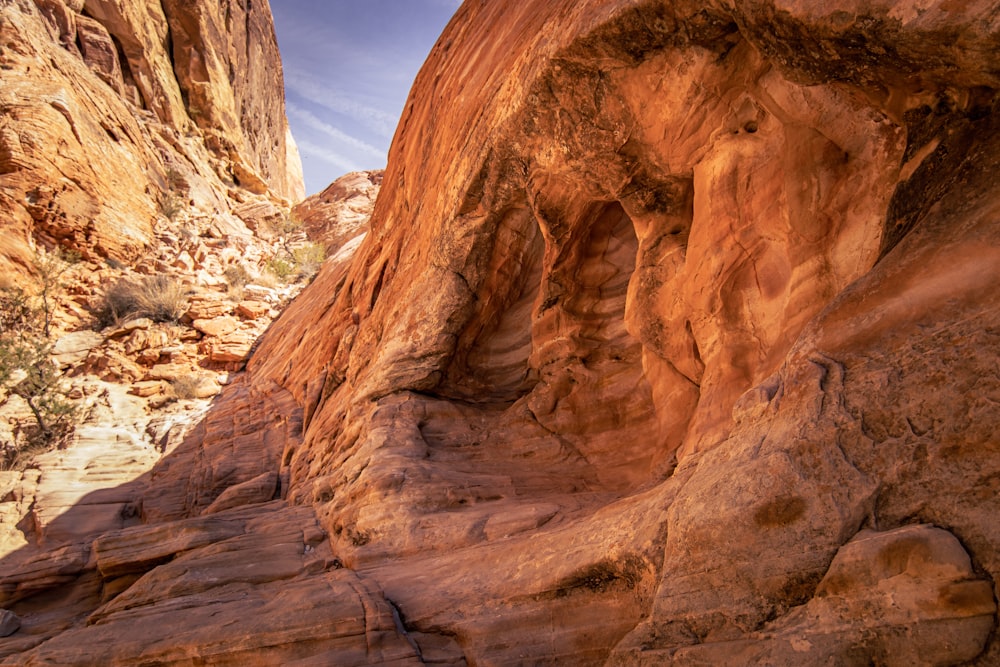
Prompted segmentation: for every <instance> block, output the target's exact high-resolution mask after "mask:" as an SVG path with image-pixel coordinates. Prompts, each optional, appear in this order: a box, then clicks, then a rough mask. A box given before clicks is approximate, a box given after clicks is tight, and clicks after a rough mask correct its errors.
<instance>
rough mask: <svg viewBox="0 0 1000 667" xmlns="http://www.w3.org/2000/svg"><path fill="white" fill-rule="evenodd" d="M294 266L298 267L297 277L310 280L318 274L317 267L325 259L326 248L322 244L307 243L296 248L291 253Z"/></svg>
mask: <svg viewBox="0 0 1000 667" xmlns="http://www.w3.org/2000/svg"><path fill="white" fill-rule="evenodd" d="M292 257H293V258H294V260H295V264H296V265H297V266H298V274H299V277H300V278H302V279H304V280H310V279H311V278H312V277H313V276H315V275H316V274H317V273H318V272H319V267H320V266H322V265H323V260H324V259H326V248H325V247H323V244H322V243H307V244H306V245H304V246H301V247H299V248H296V249H295V251H294V252H293V253H292Z"/></svg>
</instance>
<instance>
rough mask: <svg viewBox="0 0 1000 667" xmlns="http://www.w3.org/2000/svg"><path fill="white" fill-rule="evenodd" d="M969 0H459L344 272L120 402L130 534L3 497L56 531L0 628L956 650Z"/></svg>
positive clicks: (264, 658) (533, 657)
mask: <svg viewBox="0 0 1000 667" xmlns="http://www.w3.org/2000/svg"><path fill="white" fill-rule="evenodd" d="M164 4H165V6H169V5H171V4H172V2H165V3H164ZM255 6H256V4H255ZM168 9H169V7H168ZM995 9H996V8H995V3H990V2H979V1H978V0H973V1H972V2H970V3H965V4H963V5H962V6H961V7H958V6H951V5H949V6H948V7H945V6H944V5H942V6H931V5H928V6H923V7H920V8H919V11H918V10H917V9H914V8H913V7H912V6H910V5H908V4H906V3H892V2H889V3H879V2H877V1H876V2H872V3H867V4H865V3H862V4H857V3H855V4H852V5H850V6H847V5H843V6H836V5H828V4H824V5H822V6H821V5H820V4H816V3H813V4H809V3H787V2H778V3H774V2H769V1H767V0H760V1H759V0H751V1H749V2H740V3H724V2H716V1H715V0H709V1H708V2H699V3H694V2H683V1H681V2H672V3H667V2H660V1H653V0H641V1H638V2H632V1H629V2H625V1H619V0H594V1H593V2H580V1H578V0H576V1H571V0H538V1H531V2H527V1H526V2H523V3H481V2H480V3H476V2H468V3H465V4H463V6H462V7H461V8H460V9H459V11H458V13H457V14H456V17H455V19H454V21H453V22H452V23H451V24H450V27H449V28H448V29H447V31H446V34H445V35H443V36H442V39H441V41H440V42H439V44H438V46H437V47H435V49H434V50H433V51H432V53H431V55H430V58H429V60H428V62H427V64H426V66H425V68H424V69H423V70H422V71H421V73H420V75H419V76H418V78H417V80H416V82H415V86H414V93H413V95H412V96H411V98H410V100H409V102H408V104H407V109H406V116H405V119H404V121H403V122H402V123H401V125H400V127H399V129H398V131H397V133H396V136H395V140H394V142H393V148H392V153H391V155H390V159H389V164H388V168H387V171H386V177H385V181H384V186H383V189H382V191H381V192H380V194H379V202H378V206H377V207H376V210H375V212H374V218H373V220H372V224H371V228H370V231H369V232H368V233H367V235H366V236H365V237H364V240H363V241H360V244H359V245H358V246H357V247H356V249H355V250H354V255H353V259H350V254H351V253H349V252H348V253H346V254H344V255H343V256H342V257H341V258H340V260H341V261H337V262H328V263H327V264H326V265H325V266H324V268H323V270H322V271H321V272H320V273H319V275H318V276H317V278H316V280H315V282H313V283H312V284H311V285H310V286H309V287H308V288H307V289H306V290H305V291H303V292H302V294H301V295H299V297H298V298H297V299H296V300H295V301H294V302H293V303H292V305H291V306H290V307H289V308H288V309H287V310H286V311H285V312H284V313H283V315H282V317H281V318H279V320H277V321H276V322H275V323H274V324H273V325H272V327H271V328H270V330H269V332H268V334H267V335H266V336H265V338H264V340H263V341H262V342H261V344H260V345H259V346H258V347H257V348H256V352H255V354H254V356H253V358H252V359H251V360H250V362H249V364H248V369H247V373H246V374H245V375H241V376H240V379H238V380H237V381H236V382H234V383H233V384H231V385H228V386H227V388H226V391H225V392H223V393H222V395H220V396H219V397H218V398H217V399H216V400H215V401H214V402H213V406H212V408H211V409H210V411H209V412H208V413H207V414H206V415H205V418H204V419H203V420H202V421H201V422H200V423H198V425H197V426H195V427H194V428H192V429H191V430H190V432H189V433H188V434H187V435H186V436H185V437H184V439H183V441H182V442H180V443H177V442H176V438H173V439H172V438H171V436H170V433H171V432H172V429H170V428H167V427H166V425H165V424H164V425H163V426H162V428H161V427H157V429H156V433H157V437H158V442H162V443H164V444H163V446H164V447H168V446H169V447H170V448H171V451H170V454H169V455H168V456H166V457H165V458H164V459H163V460H162V461H161V462H160V463H159V464H158V465H157V466H156V467H155V468H154V469H153V470H152V471H151V472H150V473H149V475H148V476H146V477H144V478H143V479H141V480H139V481H138V482H137V483H136V485H135V486H133V487H130V490H132V491H135V493H136V498H135V503H134V504H133V505H128V506H127V507H134V508H136V509H137V510H139V511H141V520H142V525H136V526H131V527H123V528H108V525H109V521H110V519H109V514H108V513H107V512H106V510H107V509H108V506H110V504H111V503H107V504H106V505H107V506H105V507H102V508H101V511H100V512H94V511H92V509H91V508H90V507H89V506H88V505H87V504H86V503H82V502H79V500H77V501H75V502H76V503H77V504H74V505H72V506H70V507H69V509H68V510H67V512H66V519H64V522H65V526H59V525H56V529H55V530H54V532H48V531H52V530H53V529H52V528H51V526H53V525H54V522H51V521H50V522H48V523H46V522H45V521H44V519H47V518H48V516H47V515H46V514H45V511H46V510H45V509H44V508H42V509H41V510H40V516H41V517H42V519H43V523H44V524H45V525H46V529H45V531H43V534H45V535H60V532H59V531H60V530H61V531H63V532H62V533H61V534H62V535H63V536H64V537H66V538H67V539H72V540H76V542H74V544H77V545H79V546H80V549H79V550H78V551H77V552H73V553H70V552H60V551H55V552H54V554H53V555H54V558H55V561H49V560H42V559H36V558H35V557H36V556H38V555H39V554H41V553H42V551H41V550H40V549H38V548H35V549H27V550H25V551H24V553H23V555H21V556H19V557H18V558H17V559H12V560H9V561H5V562H4V563H3V565H4V566H7V565H11V567H10V568H7V567H5V568H4V572H5V578H4V579H3V581H2V583H0V590H4V591H7V592H8V593H10V594H12V595H13V596H14V597H17V598H23V597H24V596H28V595H32V594H36V593H41V592H45V591H49V592H51V597H44V598H43V597H37V598H35V600H32V601H30V602H31V604H37V605H38V608H44V609H45V612H46V613H50V614H54V613H56V612H55V610H54V609H53V607H54V606H55V604H54V603H50V600H56V599H60V600H61V599H63V598H61V597H60V596H62V595H63V594H76V595H78V596H79V597H77V598H76V600H78V601H77V602H76V603H75V605H74V606H73V608H72V614H68V616H67V617H65V618H63V619H61V620H60V623H56V622H55V621H46V622H44V623H40V624H39V625H40V626H44V627H39V629H38V631H37V632H38V635H37V636H38V637H39V642H37V645H36V646H32V647H23V645H21V644H17V645H16V647H15V645H14V644H10V645H7V646H8V648H4V644H2V643H0V650H3V651H4V652H5V655H7V656H10V657H8V658H7V660H8V662H12V663H13V664H46V663H48V664H115V663H118V664H130V663H136V662H150V663H171V662H173V663H185V662H190V661H191V659H192V656H197V658H198V659H199V660H203V661H208V662H220V663H222V662H226V661H230V662H233V661H240V660H243V661H245V660H247V659H251V660H254V661H258V662H262V663H268V664H271V663H273V664H294V661H296V660H299V661H302V662H307V661H311V662H315V663H317V664H365V663H382V664H386V663H392V662H393V661H398V662H400V663H403V664H405V663H406V662H409V661H415V660H417V659H420V658H422V659H423V660H424V661H425V662H434V661H436V662H439V663H443V664H449V663H450V664H463V662H465V663H470V664H472V663H475V664H573V665H577V664H580V665H600V664H613V665H643V664H649V665H652V664H664V663H672V664H720V665H747V664H751V665H752V664H757V665H764V664H767V665H771V664H775V665H799V664H888V665H892V664H914V663H916V664H920V663H921V662H925V663H932V664H963V663H969V662H973V661H975V662H978V663H980V664H983V665H986V664H997V663H998V662H1000V643H998V642H997V640H996V637H997V633H996V631H995V630H996V618H997V616H996V597H995V592H996V591H995V584H993V583H991V582H995V581H997V580H998V577H1000V556H998V554H1000V533H998V530H997V527H996V516H997V514H998V511H1000V495H998V494H997V492H996V491H997V483H996V480H997V479H1000V455H998V452H997V447H996V445H995V442H996V437H995V433H996V429H997V422H998V419H997V411H996V405H997V404H1000V379H998V376H997V373H996V367H997V352H996V351H997V349H1000V340H998V333H997V332H998V331H1000V293H998V291H997V290H996V289H995V286H996V284H998V281H1000V268H998V267H1000V254H998V252H997V250H996V248H997V247H998V246H1000V227H998V224H997V220H998V219H1000V217H998V212H1000V204H998V202H1000V185H998V183H997V179H996V176H995V174H996V173H997V172H998V170H1000V121H998V118H1000V111H998V102H997V98H996V96H995V91H996V90H1000V80H998V75H997V69H996V67H994V66H993V64H992V63H993V61H992V60H991V57H990V54H993V53H995V51H996V48H995V47H996V29H995V25H994V24H995V21H994V20H993V17H994V14H995ZM211 16H212V14H211V12H206V15H205V16H204V17H200V18H198V19H197V20H192V21H189V22H188V23H183V22H179V21H178V20H177V18H176V17H175V18H174V21H173V22H172V23H171V25H170V27H171V33H172V34H174V35H175V36H176V38H175V48H178V49H183V48H186V47H187V46H188V44H189V42H188V41H185V40H189V39H190V36H191V35H192V34H195V33H196V32H197V30H196V28H200V27H203V26H205V25H208V24H209V23H210V22H211V20H212V19H211ZM189 18H190V17H189ZM237 23H238V22H237ZM4 29H6V28H4ZM111 32H112V34H114V33H115V31H114V30H111ZM191 53H193V51H185V52H184V53H183V54H182V56H183V57H181V58H179V62H182V63H187V64H190V63H191V62H192V58H191V57H190V56H191ZM206 68H207V69H209V75H208V78H209V79H212V80H213V81H214V80H216V79H215V78H213V77H214V76H215V74H216V73H217V71H218V70H217V68H216V65H215V63H214V62H213V63H209V64H207V65H206ZM200 102H201V101H200V100H195V101H194V102H192V104H193V106H194V107H195V108H202V106H200ZM442 104H446V105H447V110H448V112H447V113H442V112H441V109H442ZM224 106H225V105H223V107H224ZM209 134H210V133H208V132H207V131H206V135H207V136H208V135H209ZM4 136H7V137H8V138H7V139H4V141H6V142H7V143H6V144H4V145H5V146H6V147H8V148H9V149H8V150H7V152H6V153H4V155H5V156H7V157H4V158H3V164H6V165H18V164H20V163H21V162H22V161H24V160H25V159H27V156H26V154H25V152H24V151H23V146H22V147H21V152H20V153H18V152H17V150H18V144H17V142H16V141H15V140H14V138H13V137H10V136H9V135H4ZM224 139H225V138H224V137H222V136H221V135H220V133H219V132H215V133H214V134H210V136H209V140H210V141H214V142H215V143H216V144H217V145H216V148H217V149H218V150H219V151H221V152H228V151H229V150H230V148H231V146H228V145H227V142H226V141H225V140H224ZM231 160H232V161H235V158H231ZM245 163H246V161H245V160H244V162H243V163H241V165H243V166H241V167H240V172H239V174H238V176H239V178H240V179H245V180H246V181H247V182H248V184H249V186H250V187H252V188H257V186H258V183H257V180H256V179H259V178H261V177H262V174H261V173H260V172H261V169H259V168H258V166H256V165H249V166H246V164H245ZM244 167H245V168H244ZM252 196H254V195H249V194H247V195H246V196H245V198H244V201H249V200H248V199H246V198H249V197H252ZM52 197H53V195H52V192H50V191H47V190H45V191H42V192H40V193H39V198H40V201H42V202H43V203H44V202H49V201H52ZM47 210H48V209H47V208H45V206H44V205H38V206H34V205H33V207H32V210H31V213H34V214H35V215H36V216H37V217H38V219H44V218H45V216H46V215H47V213H46V211H47ZM33 219H34V218H33ZM205 227H208V224H206V225H205ZM359 236H360V235H359ZM241 239H242V240H241ZM233 244H234V245H233V247H232V249H231V251H230V252H228V253H225V258H226V261H227V262H228V261H229V259H231V258H232V257H233V256H234V254H237V255H238V254H239V252H243V249H244V248H245V249H246V250H247V251H248V252H249V251H250V250H251V248H254V247H256V245H257V244H256V242H254V241H252V240H251V239H249V237H233ZM223 245H224V244H223V243H221V242H220V243H216V244H210V243H206V247H210V248H211V249H212V252H215V251H218V252H219V255H220V256H222V255H223V253H222V251H221V247H222V246H223ZM222 265H223V263H220V264H219V266H220V267H221V266H222ZM260 300H264V299H260ZM218 315H219V314H218V313H217V314H215V315H213V316H218ZM244 326H245V327H247V328H249V326H250V325H249V323H244ZM236 334H239V336H241V337H242V336H246V338H242V339H241V340H240V341H239V343H240V344H243V345H246V347H245V349H243V350H241V353H242V354H243V355H245V354H246V353H247V352H248V351H249V349H250V346H249V344H248V341H249V338H250V337H249V334H245V333H244V332H242V331H240V332H234V333H233V334H230V336H235V335H236ZM215 342H216V341H215V340H214V339H213V340H207V341H205V346H204V348H203V349H204V353H205V354H206V355H208V357H209V360H212V359H213V357H212V355H213V354H216V353H217V352H218V350H217V348H216V347H214V344H215ZM229 342H231V343H236V342H237V341H236V339H235V337H234V338H233V339H232V340H230V341H229ZM242 358H243V357H242V356H241V357H239V359H240V361H234V362H219V361H215V362H213V363H234V364H235V365H239V364H240V363H242V361H241V360H242ZM188 368H189V372H190V370H193V368H192V367H188ZM272 480H274V481H273V486H272ZM39 484H45V481H44V477H42V478H41V479H40V482H39ZM269 494H270V495H269ZM274 497H278V498H282V500H273V501H269V499H270V498H274ZM123 498H124V494H123V493H118V494H116V495H115V496H114V499H115V500H116V501H122V500H123ZM261 501H264V502H261ZM286 503H287V504H286ZM230 505H234V506H233V507H230ZM226 507H228V509H223V508H226ZM217 510H221V511H217ZM205 512H211V513H209V514H204V513H205ZM77 513H78V514H77ZM77 515H78V516H79V517H80V518H81V519H82V521H81V522H80V523H79V528H78V529H76V530H71V529H70V526H74V525H77V524H75V523H73V522H72V520H73V518H75V516H77ZM138 518H139V517H133V519H134V520H137V519H138ZM130 520H132V519H130ZM933 526H946V527H947V530H945V529H944V528H935V527H933ZM88 531H97V532H100V533H101V534H100V535H96V536H93V535H91V536H87V535H86V533H87V532H88ZM91 539H93V540H96V541H95V546H94V548H93V550H92V551H87V550H85V548H84V545H81V541H83V540H91ZM45 548H51V547H48V546H46V547H45ZM90 553H93V554H94V557H93V559H90V558H87V557H85V555H86V554H90ZM74 554H76V555H74ZM59 559H62V561H61V562H62V564H63V565H64V567H56V566H55V565H54V564H53V562H60V561H59ZM95 567H96V568H97V569H96V570H95V569H94V568H95ZM7 572H13V575H12V577H7V576H6V573H7ZM74 582H75V583H74ZM98 584H99V585H100V586H105V585H106V592H107V596H108V597H107V598H106V599H105V600H103V601H102V600H100V599H99V595H97V594H95V593H93V592H88V591H92V589H93V588H94V587H96V586H97V585H98ZM61 586H65V587H66V589H65V590H59V591H58V594H57V593H56V591H54V590H53V589H55V588H59V587H61ZM88 587H89V588H88ZM317 591H322V592H323V593H324V594H323V595H319V594H317ZM389 600H391V601H392V605H394V606H395V607H396V609H397V610H398V611H397V613H395V614H394V613H393V612H394V610H393V609H392V608H391V607H390V605H389V603H388V601H389ZM248 610H249V612H248ZM85 617H86V618H87V621H86V622H82V621H80V620H79V619H81V618H85ZM247 618H249V619H250V621H247ZM390 620H395V621H396V622H393V623H391V625H390V622H389V621H390ZM404 635H405V636H404ZM43 637H44V639H45V641H41V638H43ZM411 641H412V642H413V643H412V644H411V643H410V642H411ZM417 649H419V651H420V656H418V655H417Z"/></svg>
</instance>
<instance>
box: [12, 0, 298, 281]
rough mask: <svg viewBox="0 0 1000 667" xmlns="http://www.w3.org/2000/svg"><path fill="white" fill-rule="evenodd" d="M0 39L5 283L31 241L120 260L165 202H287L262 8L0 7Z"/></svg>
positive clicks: (17, 3)
mask: <svg viewBox="0 0 1000 667" xmlns="http://www.w3.org/2000/svg"><path fill="white" fill-rule="evenodd" d="M0 40H2V44H3V47H2V51H0V68H2V75H3V82H4V86H3V90H2V92H0V207H2V210H3V211H4V213H5V215H4V217H3V219H2V220H0V225H2V227H0V230H2V235H3V241H2V242H0V243H2V245H0V268H2V269H3V270H4V271H5V272H7V273H24V272H25V271H26V268H27V267H28V266H29V265H30V256H31V253H32V252H33V251H34V249H35V246H36V243H37V242H41V243H42V245H47V246H49V247H50V248H51V247H55V246H57V245H58V246H61V247H63V248H66V249H70V250H75V251H77V252H79V253H81V254H82V255H83V256H84V257H85V258H86V259H104V258H110V259H111V260H113V261H115V262H123V263H131V262H134V261H135V260H136V259H137V258H139V257H140V256H141V255H142V254H143V253H144V252H146V251H147V250H149V248H150V247H151V246H152V245H153V241H154V238H155V233H156V224H157V223H156V220H157V218H158V217H159V216H161V215H162V213H163V208H164V204H165V202H166V201H168V200H171V199H172V198H173V199H176V200H177V201H183V202H184V203H185V204H187V203H189V202H190V203H191V204H192V205H194V206H196V207H198V208H200V209H202V210H204V211H212V212H215V211H229V210H230V209H231V208H232V206H233V205H234V202H239V201H241V200H242V199H244V198H245V195H244V194H242V193H247V194H253V195H267V196H269V197H271V198H272V199H274V200H275V202H276V203H282V202H281V200H285V201H283V205H284V206H285V207H287V206H288V204H289V202H288V201H287V200H298V199H301V198H302V196H303V194H304V192H303V185H302V176H301V164H300V162H299V158H298V153H297V149H296V148H295V145H294V142H293V141H292V140H291V136H290V134H289V132H288V124H287V120H286V118H285V109H284V94H283V84H282V73H281V67H280V58H279V54H278V47H277V42H276V39H275V36H274V27H273V24H272V20H271V13H270V8H269V6H268V5H267V3H266V2H263V3H253V4H251V3H249V2H239V1H237V0H232V1H229V0H226V1H225V2H222V3H208V4H206V3H202V2H193V3H192V2H163V3H161V2H159V1H158V0H155V1H154V0H142V1H141V2H121V1H120V0H86V2H84V1H83V0H37V1H34V2H33V1H28V0H10V1H7V2H3V3H2V4H0Z"/></svg>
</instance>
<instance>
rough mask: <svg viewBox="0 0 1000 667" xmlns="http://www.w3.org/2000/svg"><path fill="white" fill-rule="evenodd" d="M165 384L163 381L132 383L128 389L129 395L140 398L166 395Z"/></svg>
mask: <svg viewBox="0 0 1000 667" xmlns="http://www.w3.org/2000/svg"><path fill="white" fill-rule="evenodd" d="M166 391H167V383H166V382H164V381H163V380H146V381H143V382H133V383H132V386H131V387H130V388H129V393H130V394H134V395H135V396H141V397H142V398H149V397H150V396H157V395H159V394H163V393H166Z"/></svg>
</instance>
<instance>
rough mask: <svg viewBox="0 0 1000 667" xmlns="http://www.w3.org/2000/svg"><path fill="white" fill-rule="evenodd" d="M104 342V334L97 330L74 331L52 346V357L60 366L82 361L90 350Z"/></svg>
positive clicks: (63, 366)
mask: <svg viewBox="0 0 1000 667" xmlns="http://www.w3.org/2000/svg"><path fill="white" fill-rule="evenodd" d="M103 342H104V336H102V335H101V334H99V333H97V332H95V331H74V332H73V333H68V334H66V335H65V336H62V337H60V338H59V340H57V341H56V342H55V344H54V345H53V346H52V359H53V361H55V362H56V363H57V364H58V365H59V367H60V368H66V367H67V366H72V365H73V364H77V363H80V362H81V361H83V360H84V359H86V358H87V355H88V354H90V351H91V350H93V349H94V348H95V347H97V346H98V345H100V344H101V343H103Z"/></svg>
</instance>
